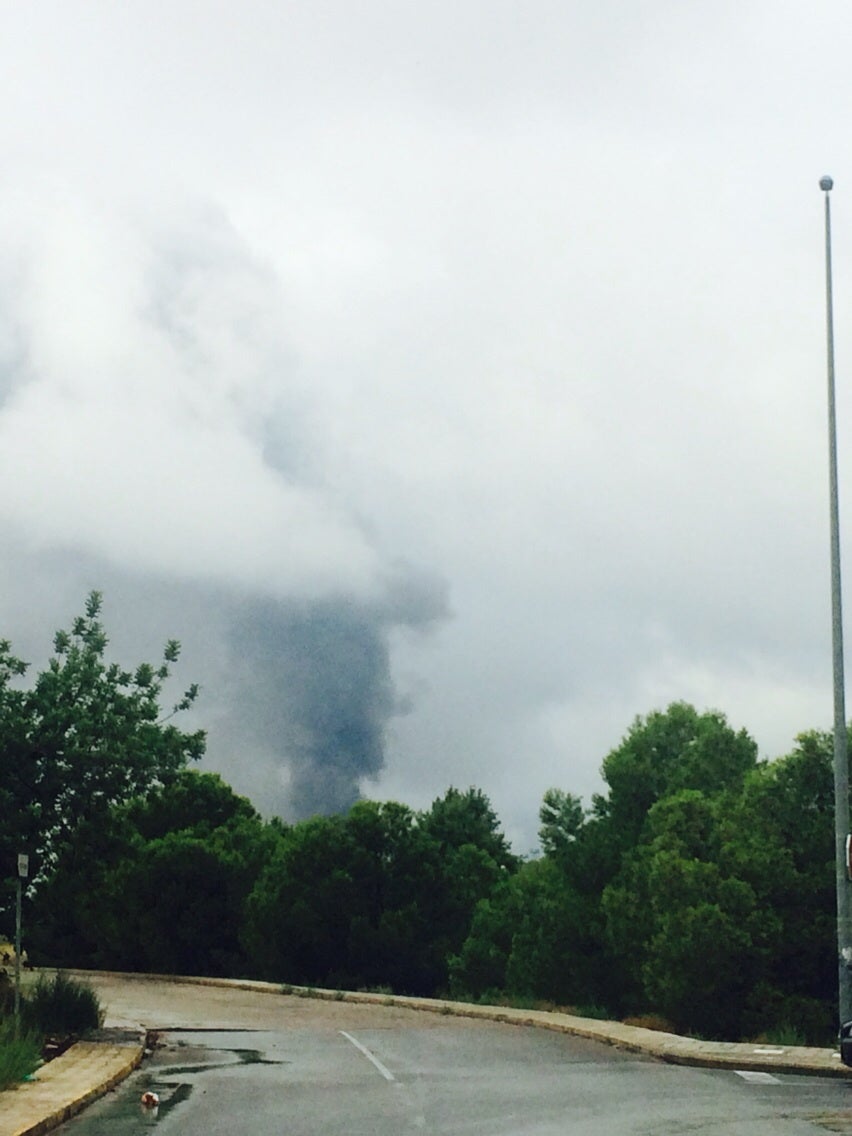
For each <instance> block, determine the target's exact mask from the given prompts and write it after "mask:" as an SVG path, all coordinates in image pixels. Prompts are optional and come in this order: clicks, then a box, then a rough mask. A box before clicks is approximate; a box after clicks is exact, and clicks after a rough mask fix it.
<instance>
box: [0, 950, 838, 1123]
mask: <svg viewBox="0 0 852 1136" xmlns="http://www.w3.org/2000/svg"><path fill="white" fill-rule="evenodd" d="M69 973H71V974H77V975H79V976H80V977H87V976H89V977H92V976H96V975H102V976H103V977H104V978H119V979H123V980H125V981H134V980H136V981H140V982H163V983H175V984H180V985H186V986H214V987H221V988H225V989H232V990H248V991H254V992H256V993H262V994H277V995H279V996H282V995H285V996H286V995H289V996H291V997H296V998H317V999H320V1000H323V1001H332V1002H354V1003H362V1004H367V1005H373V1006H399V1007H402V1008H405V1009H411V1010H420V1011H424V1012H427V1013H433V1014H445V1015H448V1016H454V1017H466V1018H480V1019H483V1020H485V1021H493V1022H504V1023H507V1024H509V1025H517V1026H527V1027H531V1028H534V1029H547V1030H553V1031H555V1032H557V1033H564V1034H569V1035H571V1036H574V1037H582V1038H585V1039H588V1040H590V1041H598V1042H602V1043H603V1044H605V1045H612V1046H614V1047H616V1048H617V1049H623V1050H626V1051H628V1052H631V1053H644V1054H647V1055H648V1056H649V1057H655V1058H657V1059H658V1060H660V1061H665V1062H667V1063H669V1064H672V1065H691V1066H695V1067H698V1068H705V1069H737V1070H750V1071H754V1072H762V1073H777V1072H787V1073H799V1074H805V1075H808V1074H810V1075H811V1076H820V1077H836V1078H842V1079H847V1080H848V1079H852V1068H849V1067H848V1066H846V1065H843V1064H842V1063H841V1061H840V1054H839V1053H838V1052H837V1051H835V1050H833V1049H816V1048H812V1047H810V1046H781V1045H769V1044H767V1045H758V1044H756V1043H750V1042H729V1041H702V1040H699V1039H697V1038H691V1037H681V1036H679V1035H678V1034H673V1033H663V1032H661V1031H658V1030H650V1029H645V1028H643V1027H641V1026H629V1025H625V1024H624V1023H623V1022H616V1021H599V1020H597V1019H594V1018H581V1017H577V1016H575V1015H573V1014H563V1013H557V1012H553V1011H547V1010H517V1009H513V1008H512V1007H508V1006H478V1005H473V1004H472V1003H468V1002H450V1001H447V1000H443V999H438V998H414V997H409V996H408V995H403V994H375V993H366V992H365V993H361V992H356V991H345V990H326V989H322V988H317V987H312V986H292V985H290V984H287V983H277V982H261V981H256V980H252V979H242V978H207V977H201V976H188V975H173V974H166V975H163V974H124V973H121V972H119V971H82V970H81V971H69ZM164 1028H167V1027H164ZM0 1136H2V1133H0Z"/></svg>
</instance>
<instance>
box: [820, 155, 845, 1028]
mask: <svg viewBox="0 0 852 1136" xmlns="http://www.w3.org/2000/svg"><path fill="white" fill-rule="evenodd" d="M833 185H834V182H833V181H832V179H831V178H830V177H824V178H822V179H821V180H820V183H819V187H820V189H821V190H822V191H823V194H824V197H825V312H826V316H825V319H826V346H827V357H828V473H829V500H830V513H831V643H832V660H833V675H834V841H835V881H836V891H837V961H838V972H839V973H838V1008H839V1011H840V1024H841V1026H843V1024H844V1023H847V1022H850V1021H852V981H850V979H852V972H851V968H852V890H850V880H849V866H848V860H847V841H846V838H847V836H848V834H849V756H848V750H847V745H846V701H845V693H844V676H843V606H842V603H841V591H840V510H839V506H838V500H839V498H838V491H837V419H836V414H835V399H834V304H833V297H832V285H831V202H830V196H829V195H830V191H831V189H832V187H833Z"/></svg>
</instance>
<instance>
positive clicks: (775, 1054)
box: [752, 1046, 786, 1057]
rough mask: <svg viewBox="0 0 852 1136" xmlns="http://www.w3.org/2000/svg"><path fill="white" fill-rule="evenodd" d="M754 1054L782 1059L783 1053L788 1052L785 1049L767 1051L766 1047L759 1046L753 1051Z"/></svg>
mask: <svg viewBox="0 0 852 1136" xmlns="http://www.w3.org/2000/svg"><path fill="white" fill-rule="evenodd" d="M752 1052H753V1053H764V1054H770V1055H771V1056H772V1057H780V1056H781V1054H782V1053H784V1052H786V1051H785V1050H783V1049H766V1048H765V1047H764V1046H758V1047H757V1048H756V1049H753V1050H752Z"/></svg>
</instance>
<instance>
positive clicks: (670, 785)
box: [601, 702, 757, 849]
mask: <svg viewBox="0 0 852 1136" xmlns="http://www.w3.org/2000/svg"><path fill="white" fill-rule="evenodd" d="M756 761H757V746H756V745H755V743H754V741H753V740H752V739H751V738H750V737H749V736H748V734H747V733H746V732H745V731H744V730H740V731H739V732H736V733H735V732H734V730H732V729H731V727H730V726H729V725H728V723H727V721H726V719H725V717H724V715H723V714H718V713H716V712H715V711H714V712H708V713H704V714H699V713H698V711H697V710H696V709H695V708H694V707H693V706H689V705H687V704H686V703H684V702H675V703H673V704H672V705H671V706H669V708H668V709H667V710H666V711H664V712H662V711H655V712H654V713H652V714H649V715H648V716H647V718H644V719H643V718H637V719H636V720H635V722H634V723H633V725H632V726H631V728H630V730H629V731H628V733H627V736H626V737H625V738H624V740H623V741H622V742H621V744H620V745H619V746H618V747H617V748H616V749H614V750H613V751H612V752H611V753H610V754H609V755H608V756H607V757H606V758H605V759H604V762H603V766H602V768H601V772H602V774H603V777H604V780H605V781H606V783H607V785H608V786H609V796H608V798H607V801H606V815H607V816H608V818H609V820H610V821H611V824H612V836H613V837H614V838H616V839H617V840H618V841H619V843H620V846H621V847H622V848H623V849H627V848H631V847H633V846H635V845H636V844H637V843H638V842H639V839H640V836H641V832H642V826H643V824H644V823H645V817H646V816H647V814H648V811H649V810H650V809H651V807H652V805H653V804H654V803H655V802H656V801H658V800H660V799H661V798H662V797H666V796H670V795H671V794H673V793H676V792H678V791H679V790H681V789H697V790H700V791H701V792H703V793H706V794H715V793H718V792H720V791H722V790H723V789H728V788H731V787H735V786H738V785H740V784H742V781H743V778H744V777H745V775H746V773H747V772H748V771H749V770H751V769H753V768H754V766H755V764H756Z"/></svg>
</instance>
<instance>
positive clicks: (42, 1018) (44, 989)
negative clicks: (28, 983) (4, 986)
mask: <svg viewBox="0 0 852 1136" xmlns="http://www.w3.org/2000/svg"><path fill="white" fill-rule="evenodd" d="M21 1017H22V1019H23V1022H24V1025H25V1027H26V1028H27V1029H28V1030H29V1031H30V1032H31V1033H36V1034H43V1035H48V1036H54V1037H69V1036H71V1037H81V1036H83V1035H84V1034H87V1033H90V1032H91V1031H92V1030H96V1029H98V1027H99V1026H100V1025H101V1022H102V1017H103V1015H102V1013H101V1006H100V1000H99V999H98V996H97V994H96V993H95V991H94V990H93V989H92V987H91V986H89V985H87V984H86V983H85V982H80V981H78V980H77V979H75V978H69V977H68V975H67V974H64V973H63V972H62V971H57V972H56V974H55V975H54V976H53V977H52V978H48V977H47V976H46V975H43V974H42V975H39V978H38V980H37V981H36V984H35V986H33V987H32V988H31V989H30V990H29V991H28V992H27V995H26V998H25V999H23V1000H22V1004H21Z"/></svg>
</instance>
